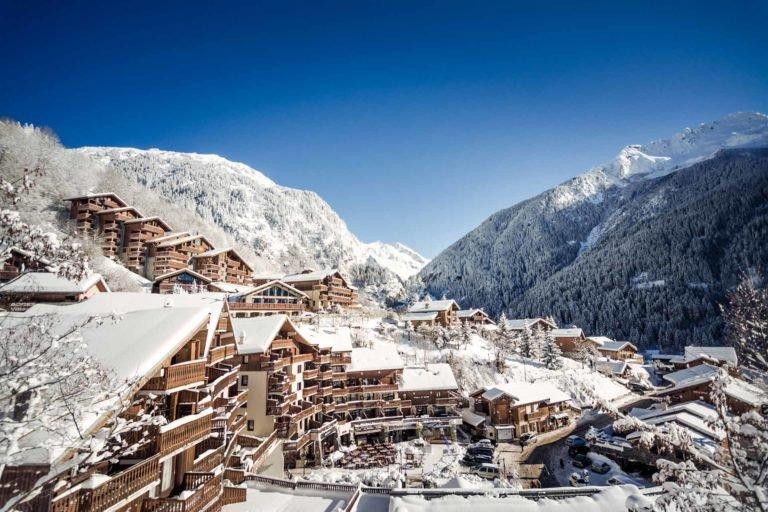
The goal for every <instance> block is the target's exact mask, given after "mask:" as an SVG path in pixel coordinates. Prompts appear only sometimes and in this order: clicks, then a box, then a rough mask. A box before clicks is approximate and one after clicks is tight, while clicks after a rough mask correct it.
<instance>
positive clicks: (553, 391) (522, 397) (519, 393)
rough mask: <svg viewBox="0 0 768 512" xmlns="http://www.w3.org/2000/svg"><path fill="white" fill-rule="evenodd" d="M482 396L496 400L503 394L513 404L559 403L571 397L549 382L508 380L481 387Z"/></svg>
mask: <svg viewBox="0 0 768 512" xmlns="http://www.w3.org/2000/svg"><path fill="white" fill-rule="evenodd" d="M483 390H484V391H483V394H482V396H483V398H485V399H486V400H496V399H498V398H499V397H501V396H503V395H507V396H508V397H510V398H512V400H513V403H514V404H515V405H526V404H531V403H537V402H545V401H546V402H549V403H559V402H565V401H566V400H570V399H571V397H570V396H569V395H567V394H566V393H564V392H562V391H560V390H559V389H558V388H557V387H556V386H555V385H554V384H552V383H550V382H545V381H540V382H509V383H506V384H495V385H493V386H489V387H486V388H483Z"/></svg>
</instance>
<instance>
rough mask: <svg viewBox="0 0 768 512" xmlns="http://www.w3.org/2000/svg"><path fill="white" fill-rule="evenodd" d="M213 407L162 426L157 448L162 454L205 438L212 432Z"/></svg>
mask: <svg viewBox="0 0 768 512" xmlns="http://www.w3.org/2000/svg"><path fill="white" fill-rule="evenodd" d="M212 416H213V409H206V410H205V411H203V412H201V413H200V414H195V415H190V416H185V417H183V418H180V419H178V420H176V421H172V422H171V423H168V424H166V425H163V426H161V427H160V432H159V435H158V437H157V448H158V451H159V452H160V455H161V456H164V455H168V454H170V453H173V452H174V451H176V450H178V449H179V448H184V447H186V446H191V445H193V444H195V443H196V442H198V441H200V440H202V439H205V438H206V437H208V435H209V434H210V433H211V418H212Z"/></svg>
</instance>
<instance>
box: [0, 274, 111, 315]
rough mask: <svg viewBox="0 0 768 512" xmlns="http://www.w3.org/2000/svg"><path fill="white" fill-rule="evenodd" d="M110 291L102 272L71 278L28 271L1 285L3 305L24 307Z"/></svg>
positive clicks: (83, 297) (16, 309)
mask: <svg viewBox="0 0 768 512" xmlns="http://www.w3.org/2000/svg"><path fill="white" fill-rule="evenodd" d="M108 291H109V287H108V286H107V283H105V282H104V279H102V277H101V275H99V274H91V275H90V276H88V277H85V278H83V279H82V280H80V281H72V280H69V279H65V278H63V277H59V276H58V275H57V274H54V273H52V272H25V273H24V274H21V275H19V276H18V277H17V278H16V279H13V280H12V281H9V282H7V283H5V284H4V285H2V286H0V305H1V306H2V307H3V308H4V309H7V310H11V311H24V310H26V309H28V308H30V307H32V306H33V305H34V304H37V303H68V302H80V301H83V300H86V299H87V298H89V297H91V296H93V295H96V294H97V293H101V292H108Z"/></svg>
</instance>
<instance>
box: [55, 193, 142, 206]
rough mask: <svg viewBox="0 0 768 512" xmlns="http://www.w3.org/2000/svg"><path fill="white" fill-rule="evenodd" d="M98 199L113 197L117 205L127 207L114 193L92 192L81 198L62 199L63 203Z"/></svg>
mask: <svg viewBox="0 0 768 512" xmlns="http://www.w3.org/2000/svg"><path fill="white" fill-rule="evenodd" d="M99 197H113V198H115V199H117V201H118V202H119V203H123V205H127V204H128V203H126V202H125V201H123V199H122V198H121V197H120V196H118V195H117V194H115V193H114V192H94V193H92V194H84V195H82V196H75V197H67V198H66V199H63V201H76V200H78V199H96V198H99Z"/></svg>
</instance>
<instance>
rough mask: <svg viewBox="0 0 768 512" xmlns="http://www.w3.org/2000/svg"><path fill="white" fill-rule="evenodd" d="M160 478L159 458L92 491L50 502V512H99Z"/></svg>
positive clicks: (130, 470)
mask: <svg viewBox="0 0 768 512" xmlns="http://www.w3.org/2000/svg"><path fill="white" fill-rule="evenodd" d="M159 479H160V463H159V455H155V456H153V457H150V458H149V459H146V460H144V461H142V462H139V463H138V464H135V465H133V466H131V467H130V468H128V469H126V470H125V471H122V472H120V473H118V474H117V475H115V476H113V477H112V478H111V479H110V480H107V481H106V482H104V483H103V484H101V485H99V486H98V487H94V488H93V489H80V490H78V491H76V492H73V493H70V494H67V495H66V496H64V497H62V498H60V499H54V500H53V501H52V503H51V508H50V511H51V512H72V511H78V512H102V511H104V510H107V509H108V508H110V507H112V506H114V505H116V504H117V503H119V502H120V501H122V500H124V499H126V498H128V497H130V496H131V495H133V494H135V493H137V492H139V491H141V490H142V489H144V488H145V487H147V486H150V485H152V484H154V483H155V482H156V481H157V480H159Z"/></svg>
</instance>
